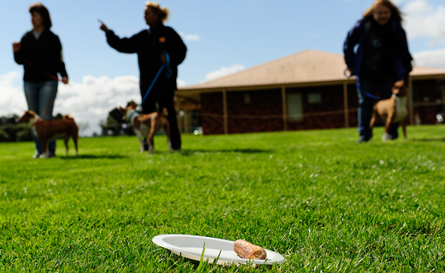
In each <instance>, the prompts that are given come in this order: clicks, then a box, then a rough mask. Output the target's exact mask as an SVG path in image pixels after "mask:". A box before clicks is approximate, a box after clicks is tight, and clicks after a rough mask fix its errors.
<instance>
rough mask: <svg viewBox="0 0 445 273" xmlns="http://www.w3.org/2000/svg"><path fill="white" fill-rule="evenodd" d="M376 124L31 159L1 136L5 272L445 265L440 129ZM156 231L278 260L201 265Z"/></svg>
mask: <svg viewBox="0 0 445 273" xmlns="http://www.w3.org/2000/svg"><path fill="white" fill-rule="evenodd" d="M374 133H375V138H374V139H373V140H372V141H371V142H369V143H365V144H360V145H359V144H356V143H355V141H356V140H357V139H358V136H357V133H356V130H355V129H347V130H323V131H301V132H286V133H263V134H244V135H229V136H204V137H203V136H183V151H181V152H175V153H169V152H168V151H167V145H166V141H165V138H164V137H157V138H156V152H155V154H152V155H148V154H146V153H143V154H141V153H138V152H137V151H138V145H139V144H138V141H137V139H136V137H107V138H89V139H80V141H79V145H80V155H79V156H78V157H73V156H69V157H64V156H60V155H62V154H64V148H63V144H62V142H61V141H59V142H58V155H59V157H56V158H52V159H38V160H33V159H31V156H32V154H33V152H34V151H33V144H32V143H30V142H27V143H3V144H0V271H2V272H4V271H45V272H56V271H57V272H70V271H75V272H98V271H99V272H104V271H108V272H152V271H154V272H191V271H196V272H209V271H211V272H266V271H274V272H440V271H444V270H445V199H444V196H445V189H444V186H445V177H444V175H445V127H444V126H422V127H409V128H408V135H409V140H407V141H405V140H396V141H391V142H387V143H382V141H381V140H380V137H379V136H380V135H381V133H382V128H377V129H375V132H374ZM70 146H71V147H72V146H73V144H72V142H70ZM71 154H73V151H72V150H71ZM159 234H191V235H200V236H211V237H216V238H221V239H227V240H236V239H240V238H243V239H246V240H248V241H250V242H253V243H255V244H258V245H261V246H263V247H265V248H267V249H270V250H273V251H276V252H279V253H281V254H282V255H284V256H285V257H286V259H287V262H286V263H284V264H282V265H279V266H277V265H274V266H269V267H261V268H256V269H252V268H249V267H247V266H241V267H235V266H232V267H223V266H216V265H209V264H206V263H201V264H199V263H196V262H192V261H190V260H187V259H183V258H181V257H178V256H176V255H174V254H171V253H170V252H169V251H168V250H165V249H162V248H159V247H157V246H156V245H154V244H153V243H152V242H151V239H152V238H153V237H154V236H156V235H159Z"/></svg>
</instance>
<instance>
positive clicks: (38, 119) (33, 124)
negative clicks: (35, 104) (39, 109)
mask: <svg viewBox="0 0 445 273" xmlns="http://www.w3.org/2000/svg"><path fill="white" fill-rule="evenodd" d="M41 121H42V119H41V118H37V119H36V121H34V122H33V123H32V124H31V127H34V126H36V124H37V123H39V122H41Z"/></svg>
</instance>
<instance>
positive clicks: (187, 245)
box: [152, 234, 285, 265]
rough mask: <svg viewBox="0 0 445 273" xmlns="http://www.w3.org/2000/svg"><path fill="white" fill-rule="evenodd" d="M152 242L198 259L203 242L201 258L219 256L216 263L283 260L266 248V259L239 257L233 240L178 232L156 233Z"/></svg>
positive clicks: (177, 253) (186, 256) (279, 262)
mask: <svg viewBox="0 0 445 273" xmlns="http://www.w3.org/2000/svg"><path fill="white" fill-rule="evenodd" d="M152 241H153V243H155V244H157V245H158V246H160V247H163V248H166V249H169V250H171V251H172V252H173V253H174V254H176V255H180V256H182V257H185V258H188V259H192V260H196V261H200V260H201V255H202V250H203V247H204V244H205V252H204V258H203V260H204V261H205V260H208V262H209V263H213V262H214V260H215V258H216V257H218V255H220V254H219V253H220V252H221V255H220V256H219V259H218V261H217V262H216V263H217V264H225V263H240V264H254V265H257V264H268V265H271V264H274V263H277V264H281V263H283V262H284V261H285V259H284V257H283V256H281V255H280V254H278V253H276V252H273V251H270V250H267V249H265V250H266V253H267V259H266V260H248V259H242V258H240V257H239V256H238V255H237V254H236V252H235V251H234V250H233V244H234V242H233V241H228V240H222V239H216V238H211V237H203V236H193V235H180V234H166V235H158V236H156V237H154V238H153V240H152Z"/></svg>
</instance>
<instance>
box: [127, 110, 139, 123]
mask: <svg viewBox="0 0 445 273" xmlns="http://www.w3.org/2000/svg"><path fill="white" fill-rule="evenodd" d="M134 114H137V113H136V110H134V111H133V113H131V115H130V116H129V117H128V121H131V118H132V117H133V115H134Z"/></svg>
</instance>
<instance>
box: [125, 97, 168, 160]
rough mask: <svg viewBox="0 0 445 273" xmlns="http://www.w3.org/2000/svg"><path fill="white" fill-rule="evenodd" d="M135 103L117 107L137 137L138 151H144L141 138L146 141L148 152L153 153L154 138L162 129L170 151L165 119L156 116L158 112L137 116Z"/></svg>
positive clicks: (159, 115) (162, 115)
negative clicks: (139, 147)
mask: <svg viewBox="0 0 445 273" xmlns="http://www.w3.org/2000/svg"><path fill="white" fill-rule="evenodd" d="M136 106H137V105H136V103H135V102H133V101H132V102H131V103H130V105H129V106H128V107H127V108H122V107H119V110H120V111H121V113H122V115H123V116H124V117H125V119H126V120H127V121H128V122H129V123H130V124H131V126H132V127H133V130H134V132H135V133H136V135H137V136H138V139H139V143H140V146H141V149H140V151H141V152H143V151H144V140H143V137H146V138H147V139H148V152H149V153H153V151H154V141H153V139H154V136H155V134H156V132H157V131H159V129H161V128H163V129H164V132H165V134H166V135H167V140H168V146H169V149H170V151H171V150H172V145H171V140H170V125H169V122H168V120H167V118H166V117H165V116H164V114H163V113H161V114H158V112H153V113H150V114H145V115H139V114H138V113H137V112H136Z"/></svg>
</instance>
